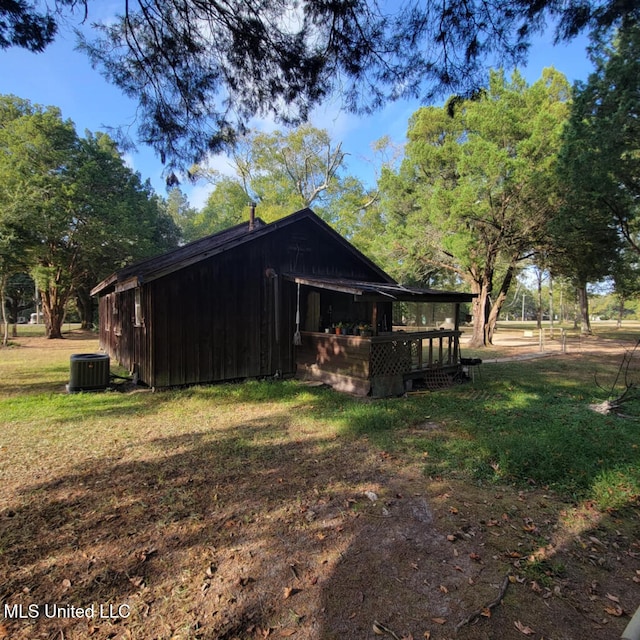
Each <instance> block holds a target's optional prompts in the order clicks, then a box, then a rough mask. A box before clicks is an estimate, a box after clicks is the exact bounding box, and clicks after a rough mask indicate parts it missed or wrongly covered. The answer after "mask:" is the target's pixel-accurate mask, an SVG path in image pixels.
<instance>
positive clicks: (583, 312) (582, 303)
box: [578, 283, 591, 335]
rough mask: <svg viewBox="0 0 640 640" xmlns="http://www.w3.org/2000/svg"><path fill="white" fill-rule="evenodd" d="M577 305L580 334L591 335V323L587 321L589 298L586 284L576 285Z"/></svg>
mask: <svg viewBox="0 0 640 640" xmlns="http://www.w3.org/2000/svg"><path fill="white" fill-rule="evenodd" d="M578 305H579V307H580V309H579V311H580V333H581V334H582V335H591V322H590V320H589V298H588V296H587V284H586V283H580V284H579V285H578Z"/></svg>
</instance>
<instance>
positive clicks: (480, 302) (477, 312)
mask: <svg viewBox="0 0 640 640" xmlns="http://www.w3.org/2000/svg"><path fill="white" fill-rule="evenodd" d="M474 285H475V286H474V287H473V288H472V292H473V293H477V294H478V296H477V297H476V298H474V300H473V333H472V334H471V340H470V342H469V346H470V347H471V348H473V349H475V348H478V347H484V346H486V344H487V332H486V331H485V327H486V326H487V321H488V319H489V293H490V288H489V287H490V285H489V283H488V282H487V281H486V280H485V281H483V282H482V283H481V284H476V283H474Z"/></svg>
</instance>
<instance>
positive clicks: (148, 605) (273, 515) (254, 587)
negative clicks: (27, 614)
mask: <svg viewBox="0 0 640 640" xmlns="http://www.w3.org/2000/svg"><path fill="white" fill-rule="evenodd" d="M286 422H287V416H286V415H275V416H273V418H272V419H256V420H251V421H248V422H244V421H243V422H239V423H238V424H237V425H235V426H234V427H233V429H228V430H226V431H214V430H212V431H205V432H192V433H183V434H180V435H176V436H171V437H166V438H156V439H154V440H152V441H149V442H142V441H141V442H139V443H138V444H137V446H136V447H134V449H135V451H133V450H132V451H131V455H130V456H127V457H126V458H125V459H121V460H118V461H115V462H114V461H113V459H110V458H108V457H104V458H102V459H93V460H86V461H84V462H82V463H79V464H78V465H77V467H76V468H75V469H74V470H72V471H71V472H69V473H66V474H64V475H61V476H59V477H54V478H52V479H51V480H50V481H47V482H39V483H38V482H35V483H34V482H28V483H25V485H24V486H23V488H22V489H21V490H20V491H19V492H18V493H17V494H16V495H14V496H12V497H9V496H7V506H6V508H5V509H3V511H2V512H1V513H0V549H1V551H2V552H1V554H0V582H1V583H2V585H3V592H2V594H3V597H2V600H3V602H6V603H7V604H9V605H10V606H13V605H16V604H22V605H23V606H24V607H25V609H24V610H25V611H26V610H27V609H26V607H28V605H31V604H36V605H44V604H46V603H67V604H70V605H74V606H76V607H89V606H91V605H95V606H96V607H98V606H99V605H100V604H107V603H112V604H115V605H119V604H127V605H128V606H129V607H131V611H132V615H131V617H129V618H127V619H115V620H95V619H93V620H69V619H51V620H48V619H46V618H45V617H41V618H40V619H39V620H33V621H12V620H9V621H7V622H6V625H7V626H8V627H9V628H10V634H11V637H12V638H35V637H40V635H42V634H44V635H46V634H52V633H60V632H61V633H63V634H64V637H65V638H67V639H72V638H86V637H88V636H89V635H91V637H96V638H104V637H111V635H110V634H113V633H115V632H117V631H118V629H120V630H122V629H123V628H124V627H126V628H128V629H129V630H130V632H131V633H132V634H133V636H134V637H154V638H164V637H185V638H186V637H188V638H192V637H193V638H196V637H197V638H211V639H213V638H216V639H222V638H232V637H236V633H237V630H238V629H243V630H245V631H246V629H248V628H249V627H253V628H255V627H257V626H261V627H263V628H265V629H267V628H269V627H270V626H273V625H275V624H278V625H285V626H286V625H287V624H289V622H290V621H288V620H286V619H280V617H282V616H284V617H285V618H286V617H287V616H290V612H289V611H288V609H286V608H285V610H284V613H283V612H282V611H280V609H279V608H278V606H276V603H278V604H279V601H280V600H281V597H282V596H281V594H282V593H283V589H284V588H285V587H286V586H287V585H290V584H291V583H292V580H293V578H292V566H294V567H295V572H296V573H297V575H299V576H300V575H303V574H306V572H307V571H316V572H317V571H320V570H321V569H322V567H321V565H320V560H319V558H320V557H321V555H322V554H323V553H325V552H326V550H327V549H328V548H330V547H332V546H333V545H337V546H338V547H340V548H342V547H343V544H344V543H343V542H342V541H341V536H342V529H341V528H340V525H339V523H340V522H341V520H342V518H343V516H342V514H343V512H344V510H345V508H347V507H348V505H349V504H350V502H349V500H350V499H352V498H353V496H354V495H361V494H362V491H363V489H362V485H363V483H367V482H371V481H373V480H374V478H375V477H376V475H377V469H376V468H375V466H372V465H371V464H370V462H371V461H370V459H369V455H370V452H369V451H368V450H367V448H366V447H365V448H361V447H358V446H352V447H347V449H348V450H344V451H343V450H342V449H341V447H340V445H339V443H337V442H336V439H335V434H334V435H331V436H330V437H327V438H318V437H312V436H308V437H304V438H299V439H297V440H294V441H292V440H291V439H288V438H287V433H286V431H287V429H286ZM283 425H285V426H283ZM345 537H346V536H345ZM294 586H295V585H294ZM274 593H275V594H276V595H274ZM269 594H271V595H269ZM274 616H275V619H274ZM199 629H200V630H201V631H200V632H198V630H199ZM247 633H248V632H247ZM174 634H175V635H174ZM180 634H183V635H180Z"/></svg>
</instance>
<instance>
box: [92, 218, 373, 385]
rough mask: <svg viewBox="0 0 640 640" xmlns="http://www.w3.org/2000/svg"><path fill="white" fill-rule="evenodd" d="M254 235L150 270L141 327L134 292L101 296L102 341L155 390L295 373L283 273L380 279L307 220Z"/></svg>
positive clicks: (292, 291) (292, 301)
mask: <svg viewBox="0 0 640 640" xmlns="http://www.w3.org/2000/svg"><path fill="white" fill-rule="evenodd" d="M254 233H255V234H256V235H255V236H254V237H253V238H251V240H250V241H249V242H236V241H235V240H234V246H232V247H229V248H228V249H227V250H225V251H222V252H218V253H216V254H215V255H212V256H211V257H209V258H206V259H203V260H200V261H195V262H193V263H192V264H188V265H185V266H184V267H183V268H180V269H178V270H175V271H173V272H172V273H169V274H167V275H164V276H162V277H158V278H157V279H153V277H150V278H149V279H148V280H149V281H148V282H146V283H144V284H143V285H142V286H141V301H142V309H143V323H142V325H141V326H137V327H136V326H135V323H134V319H135V290H134V289H129V290H127V291H124V292H120V293H109V294H107V295H103V296H101V299H100V312H101V317H102V314H111V315H110V316H109V315H107V316H104V317H102V321H101V336H100V337H101V344H102V345H103V348H105V350H106V351H107V352H108V353H109V354H110V355H111V356H112V357H113V358H114V359H116V360H117V361H119V362H120V363H121V364H122V365H123V366H126V367H127V368H129V369H130V370H132V371H133V370H135V371H137V372H138V375H139V379H140V380H141V381H142V382H144V383H146V384H148V385H150V386H153V387H168V386H179V385H187V384H194V383H206V382H216V381H224V380H235V379H240V378H252V377H262V376H272V375H274V374H276V373H280V374H282V375H292V374H294V373H295V370H296V362H295V352H294V347H293V334H294V332H295V313H296V308H295V305H296V285H294V284H293V283H292V282H289V281H287V280H285V279H284V278H283V277H282V275H283V274H285V273H288V274H290V273H298V274H307V275H317V276H335V277H341V278H351V279H360V280H374V281H375V280H379V279H380V277H381V276H380V273H379V272H377V271H375V269H374V268H372V267H371V266H370V265H368V264H367V263H366V262H365V261H363V260H362V259H360V258H358V256H357V255H356V254H355V253H354V252H353V251H351V250H349V248H348V247H346V246H345V245H344V244H342V243H341V242H340V241H338V240H336V239H335V238H333V237H332V236H331V235H329V234H327V233H326V232H325V233H323V232H321V229H320V227H319V226H318V225H317V224H316V223H314V222H313V220H310V219H308V218H301V219H299V220H297V221H296V222H295V223H293V224H289V225H283V226H282V227H281V228H277V227H274V230H273V232H270V233H262V234H260V233H259V232H257V231H256V232H254ZM274 274H275V275H276V277H274ZM151 276H153V274H151ZM115 316H117V318H116V317H115ZM107 327H108V328H107ZM116 327H117V329H116Z"/></svg>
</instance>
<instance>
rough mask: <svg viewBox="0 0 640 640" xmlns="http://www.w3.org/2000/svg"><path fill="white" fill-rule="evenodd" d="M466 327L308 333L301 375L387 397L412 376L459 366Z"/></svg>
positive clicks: (298, 355)
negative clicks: (366, 333) (363, 333)
mask: <svg viewBox="0 0 640 640" xmlns="http://www.w3.org/2000/svg"><path fill="white" fill-rule="evenodd" d="M459 339H460V331H450V330H434V331H406V332H404V331H394V332H392V333H386V334H382V335H378V336H372V337H360V336H348V335H347V336H344V335H333V334H326V333H315V332H302V345H300V346H299V347H297V353H296V361H297V368H298V375H299V376H301V377H303V378H305V379H314V380H321V381H323V382H325V383H327V384H330V385H332V386H334V387H335V388H337V389H341V390H344V391H349V392H351V393H359V394H362V395H366V394H367V393H369V391H371V393H372V395H374V396H376V397H381V396H385V395H397V394H399V393H403V392H404V389H405V381H406V380H408V379H410V378H419V377H422V376H433V375H437V372H439V371H442V372H444V373H451V372H453V371H454V370H455V369H456V368H458V367H459V355H460V347H459Z"/></svg>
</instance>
